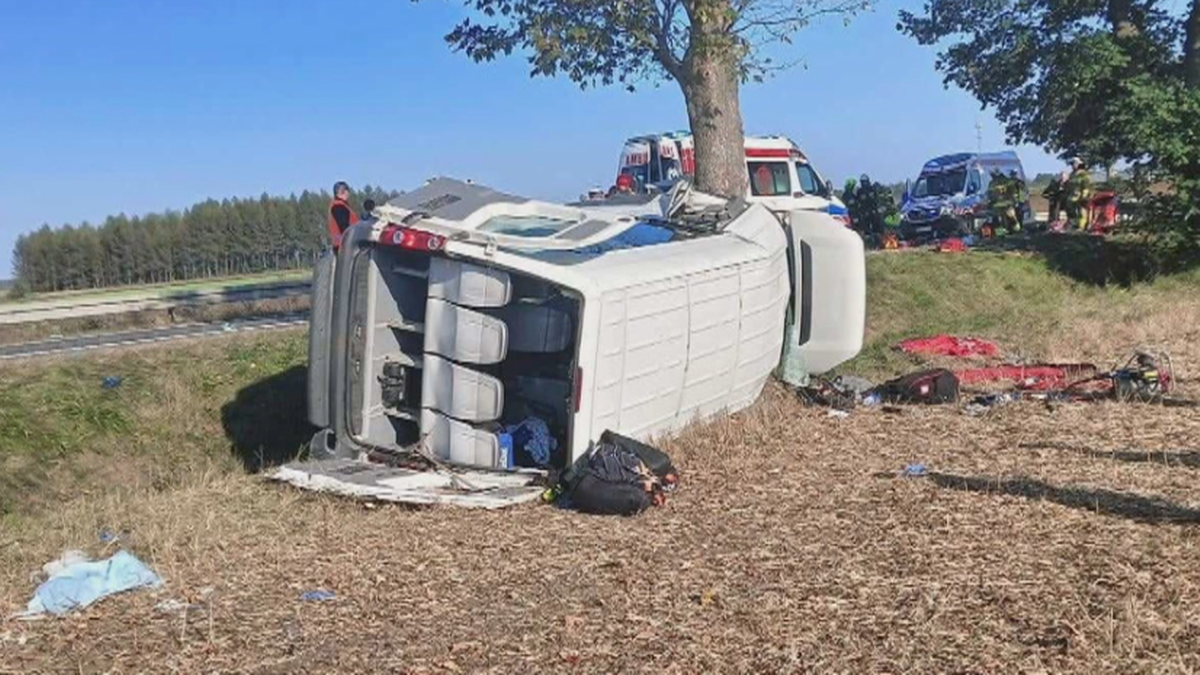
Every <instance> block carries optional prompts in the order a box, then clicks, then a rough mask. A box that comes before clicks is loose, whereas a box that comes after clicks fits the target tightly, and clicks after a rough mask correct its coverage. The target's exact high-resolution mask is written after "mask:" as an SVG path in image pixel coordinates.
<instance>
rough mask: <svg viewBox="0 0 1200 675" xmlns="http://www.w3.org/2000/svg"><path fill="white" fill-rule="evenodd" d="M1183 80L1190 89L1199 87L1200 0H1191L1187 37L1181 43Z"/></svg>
mask: <svg viewBox="0 0 1200 675" xmlns="http://www.w3.org/2000/svg"><path fill="white" fill-rule="evenodd" d="M1183 80H1184V82H1186V83H1187V86H1188V87H1190V88H1192V89H1200V0H1192V11H1191V12H1190V13H1189V14H1188V18H1187V37H1185V38H1184V43H1183Z"/></svg>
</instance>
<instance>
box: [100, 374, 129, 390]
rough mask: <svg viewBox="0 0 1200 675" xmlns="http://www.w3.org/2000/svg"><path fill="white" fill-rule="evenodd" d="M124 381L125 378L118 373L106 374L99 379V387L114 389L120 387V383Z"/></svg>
mask: <svg viewBox="0 0 1200 675" xmlns="http://www.w3.org/2000/svg"><path fill="white" fill-rule="evenodd" d="M124 381H125V378H123V377H120V376H119V375H106V376H105V377H104V379H102V380H100V387H101V388H102V389H116V388H118V387H120V386H121V383H122V382H124Z"/></svg>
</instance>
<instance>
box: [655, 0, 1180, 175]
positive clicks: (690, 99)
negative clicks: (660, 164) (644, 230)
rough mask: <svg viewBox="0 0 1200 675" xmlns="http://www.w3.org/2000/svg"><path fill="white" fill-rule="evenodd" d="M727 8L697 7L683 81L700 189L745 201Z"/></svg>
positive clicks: (710, 0) (712, 0)
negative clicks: (740, 198) (742, 198)
mask: <svg viewBox="0 0 1200 675" xmlns="http://www.w3.org/2000/svg"><path fill="white" fill-rule="evenodd" d="M1197 1H1200V0H1197ZM728 8H729V2H728V0H696V1H695V2H694V3H693V9H692V12H691V41H690V44H689V46H688V55H687V57H686V58H685V59H684V60H683V63H682V64H680V72H679V75H680V77H679V78H678V80H679V87H680V89H682V90H683V98H684V102H685V103H686V105H687V113H688V123H689V124H690V126H691V128H692V136H693V139H694V143H695V150H696V188H697V189H698V190H700V191H701V192H707V193H709V194H714V195H718V196H721V197H728V198H733V197H745V196H746V191H747V190H748V189H749V180H748V178H747V174H746V155H745V136H744V132H743V127H742V109H741V102H740V100H739V96H738V94H739V91H738V90H739V87H740V84H741V83H740V80H739V76H740V72H739V68H738V58H737V53H736V45H735V44H733V42H732V40H731V38H730V35H729V18H728V17H729V16H731V13H729V12H727V11H723V10H727V9H728Z"/></svg>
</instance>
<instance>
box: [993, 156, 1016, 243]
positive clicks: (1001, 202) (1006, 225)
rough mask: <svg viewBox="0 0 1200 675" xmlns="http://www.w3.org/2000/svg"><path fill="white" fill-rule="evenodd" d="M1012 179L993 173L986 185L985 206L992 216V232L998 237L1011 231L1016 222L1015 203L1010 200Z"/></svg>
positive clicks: (996, 172) (997, 172)
mask: <svg viewBox="0 0 1200 675" xmlns="http://www.w3.org/2000/svg"><path fill="white" fill-rule="evenodd" d="M1012 194H1013V186H1012V179H1010V178H1009V177H1008V176H1005V175H1004V174H1003V173H1000V172H999V171H993V172H992V176H991V181H990V183H989V184H988V192H987V204H988V211H989V212H990V213H991V215H992V225H993V227H994V228H995V229H994V230H993V231H994V232H995V233H996V234H997V235H999V234H1001V233H1004V234H1007V233H1008V232H1011V231H1013V221H1015V220H1016V202H1015V201H1014V200H1013V198H1012Z"/></svg>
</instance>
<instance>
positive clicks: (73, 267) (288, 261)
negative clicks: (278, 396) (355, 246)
mask: <svg viewBox="0 0 1200 675" xmlns="http://www.w3.org/2000/svg"><path fill="white" fill-rule="evenodd" d="M397 194H398V193H396V192H391V191H387V190H383V189H382V188H375V187H371V186H369V185H368V186H366V187H364V188H363V189H362V190H361V191H359V192H357V193H356V194H355V195H353V196H352V198H351V202H352V203H354V204H362V202H363V201H364V200H366V199H374V200H375V202H376V203H379V204H382V203H384V202H386V201H387V200H389V199H391V198H393V197H395V196H396V195H397ZM328 206H329V194H328V193H324V192H321V193H313V192H307V191H306V192H304V193H302V194H301V195H300V196H296V195H291V196H289V197H270V196H268V195H265V194H264V195H262V196H261V197H258V198H254V199H225V200H222V201H219V202H218V201H216V200H213V199H209V200H207V201H204V202H201V203H199V204H195V205H193V206H192V207H191V208H190V209H187V210H186V211H184V212H182V213H180V212H178V211H167V212H165V213H151V214H148V215H145V216H141V217H132V218H131V217H129V216H126V215H125V214H120V215H116V216H110V217H108V218H106V219H105V221H104V222H103V223H102V224H101V225H99V226H98V227H93V226H92V225H89V224H88V223H82V224H80V225H78V226H72V225H64V226H63V227H60V228H58V229H52V228H51V227H50V226H49V225H43V226H42V227H41V228H40V229H38V230H37V231H35V232H31V233H28V234H24V235H21V236H20V237H19V238H18V239H17V243H16V246H15V248H14V250H13V273H14V278H15V280H16V287H17V288H20V289H22V291H23V292H30V291H32V292H47V291H64V290H77V289H87V288H104V287H110V286H122V285H129V284H150V283H166V282H171V281H183V280H188V279H199V278H206V277H214V276H226V275H231V274H253V273H257V272H266V271H273V270H283V269H299V268H303V267H307V266H309V265H311V264H312V263H313V261H314V260H316V258H317V257H319V256H320V255H321V253H322V252H323V251H324V250H325V249H326V248H327V247H328V246H329V237H328V234H327V229H326V218H327V214H326V210H327V208H328Z"/></svg>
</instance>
